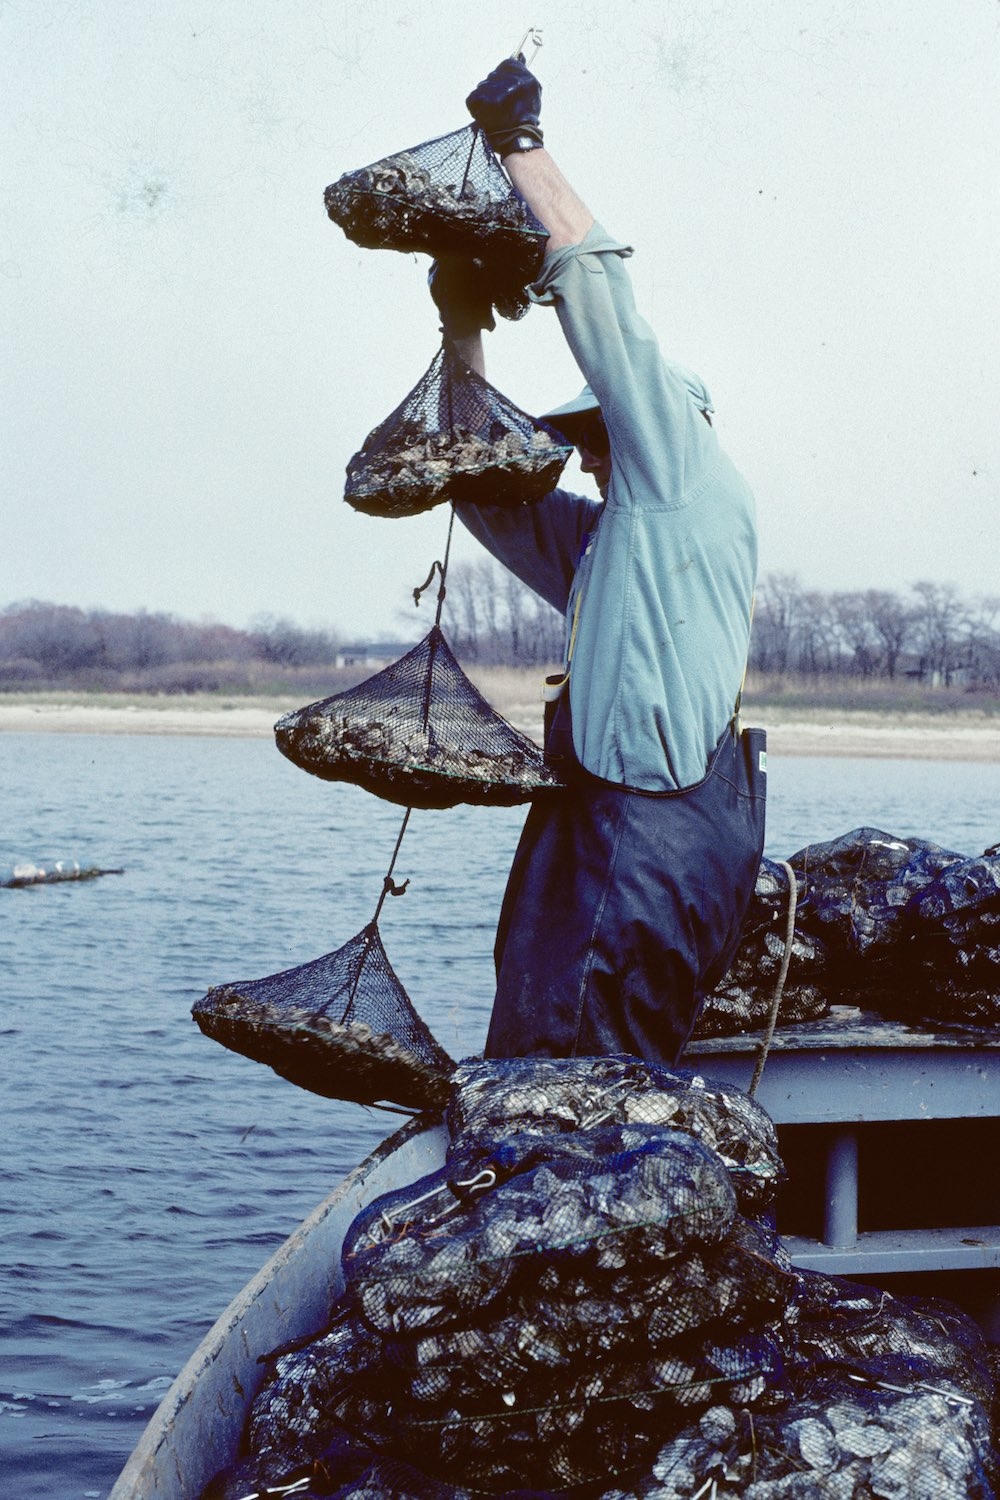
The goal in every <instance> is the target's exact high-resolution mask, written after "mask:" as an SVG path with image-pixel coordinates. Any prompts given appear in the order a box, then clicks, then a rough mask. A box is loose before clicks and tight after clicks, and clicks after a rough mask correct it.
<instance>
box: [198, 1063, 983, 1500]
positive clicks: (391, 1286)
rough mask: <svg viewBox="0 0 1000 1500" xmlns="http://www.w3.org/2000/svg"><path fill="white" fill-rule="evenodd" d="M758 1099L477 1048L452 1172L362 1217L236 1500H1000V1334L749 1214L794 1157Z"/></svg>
mask: <svg viewBox="0 0 1000 1500" xmlns="http://www.w3.org/2000/svg"><path fill="white" fill-rule="evenodd" d="M672 1080H675V1081H672ZM737 1093H738V1091H730V1090H728V1089H725V1088H722V1087H719V1086H716V1085H710V1084H707V1083H705V1082H704V1081H703V1080H700V1079H698V1078H697V1077H696V1076H690V1075H670V1074H668V1073H667V1072H666V1070H663V1069H659V1068H655V1067H652V1066H647V1065H645V1064H642V1063H638V1062H636V1061H635V1060H634V1059H621V1058H601V1059H581V1060H567V1061H561V1060H545V1059H528V1060H513V1061H510V1062H493V1063H466V1064H462V1065H460V1067H459V1068H458V1069H457V1070H456V1073H455V1075H454V1096H453V1099H452V1103H451V1106H450V1108H449V1111H448V1124H449V1129H450V1132H451V1144H450V1149H449V1152H448V1159H447V1163H446V1165H445V1167H443V1168H442V1169H441V1170H440V1171H439V1172H437V1173H435V1174H433V1175H432V1176H431V1177H428V1178H425V1179H423V1180H421V1181H420V1182H417V1183H414V1184H412V1185H411V1186H409V1187H406V1188H402V1189H399V1190H397V1191H396V1192H395V1193H391V1194H387V1195H386V1196H385V1197H383V1198H381V1199H379V1200H377V1201H376V1202H375V1203H373V1204H371V1205H370V1206H369V1207H368V1208H367V1209H365V1210H364V1211H363V1212H362V1214H360V1215H359V1216H358V1218H357V1219H356V1220H355V1223H354V1224H353V1225H352V1227H351V1230H350V1231H349V1233H348V1235H347V1237H346V1238H345V1241H344V1247H343V1266H344V1275H345V1291H344V1294H343V1296H342V1298H341V1299H340V1301H339V1303H338V1306H337V1309H336V1313H335V1318H334V1321H333V1323H332V1324H331V1326H330V1327H329V1329H328V1330H327V1332H326V1333H325V1334H324V1335H323V1336H322V1337H321V1338H319V1339H317V1340H316V1341H315V1342H313V1343H312V1344H311V1345H309V1346H308V1347H307V1348H304V1349H297V1350H293V1351H288V1352H286V1353H284V1354H280V1355H279V1356H278V1357H277V1358H276V1360H275V1363H274V1366H273V1370H272V1373H271V1375H270V1378H269V1379H268V1380H267V1382H266V1383H265V1385H264V1387H263V1389H262V1391H261V1392H260V1394H259V1396H258V1397H257V1400H256V1402H255V1403H254V1407H253V1415H252V1418H251V1422H250V1427H249V1432H248V1453H247V1459H246V1462H245V1464H244V1465H243V1466H242V1468H241V1469H240V1470H239V1472H238V1475H236V1476H230V1477H229V1479H228V1480H227V1481H226V1482H225V1483H224V1485H223V1487H222V1488H219V1489H216V1490H214V1491H213V1492H212V1495H213V1500H216V1497H218V1500H235V1496H236V1495H237V1493H238V1485H239V1484H242V1485H243V1487H244V1488H243V1493H246V1492H248V1490H249V1489H250V1488H251V1486H252V1485H259V1484H261V1483H270V1484H277V1483H279V1482H282V1481H286V1482H287V1481H288V1479H289V1478H290V1477H291V1476H293V1475H295V1474H298V1475H300V1476H302V1483H303V1485H304V1489H303V1491H302V1493H304V1494H305V1495H307V1496H311V1495H321V1494H334V1493H335V1494H336V1495H337V1497H338V1500H370V1497H375V1496H380V1497H382V1500H473V1497H474V1496H476V1495H482V1494H483V1493H487V1494H495V1495H505V1494H506V1495H510V1494H511V1493H517V1494H519V1495H520V1494H523V1493H525V1492H527V1491H530V1492H531V1493H533V1494H537V1493H544V1494H545V1495H547V1496H554V1495H556V1494H562V1493H563V1492H564V1491H565V1492H569V1493H572V1494H573V1495H574V1497H577V1500H735V1497H742V1500H993V1495H994V1492H993V1490H992V1488H991V1483H992V1476H991V1472H990V1465H991V1462H992V1455H991V1450H990V1432H989V1422H988V1418H987V1412H988V1409H989V1405H990V1400H991V1393H992V1381H991V1376H990V1372H989V1365H988V1361H987V1358H986V1352H985V1345H984V1343H983V1340H982V1337H981V1335H980V1334H979V1332H978V1330H977V1329H975V1326H974V1325H973V1324H972V1323H971V1322H970V1320H968V1319H967V1318H965V1317H964V1315H963V1314H961V1313H960V1312H958V1310H957V1309H954V1308H949V1307H948V1305H947V1304H938V1303H916V1302H912V1303H908V1302H903V1301H900V1300H897V1299H895V1298H893V1297H891V1296H889V1295H888V1294H885V1293H872V1292H870V1291H869V1290H868V1289H866V1288H860V1287H855V1286H852V1284H851V1283H849V1282H844V1281H841V1280H839V1279H836V1278H828V1277H824V1276H820V1275H817V1274H815V1273H810V1272H802V1271H794V1270H793V1269H792V1268H791V1266H790V1265H789V1261H788V1257H787V1254H786V1253H785V1251H784V1249H783V1247H782V1246H781V1244H780V1241H779V1240H778V1238H777V1236H776V1235H775V1234H774V1233H773V1232H772V1231H771V1230H769V1229H768V1228H767V1227H766V1226H765V1225H764V1224H762V1223H761V1222H759V1220H758V1219H755V1218H754V1217H753V1216H752V1215H751V1214H748V1213H747V1212H745V1211H743V1209H744V1206H745V1203H746V1193H747V1189H748V1186H750V1187H751V1196H750V1201H752V1202H754V1203H755V1204H756V1206H757V1207H758V1208H763V1207H764V1206H765V1205H766V1203H767V1201H768V1199H769V1195H770V1193H771V1192H773V1188H774V1184H775V1182H776V1180H777V1177H778V1175H780V1163H779V1171H778V1172H775V1171H774V1170H773V1153H772V1150H771V1139H772V1133H773V1126H772V1125H771V1124H770V1122H769V1121H768V1119H767V1116H766V1115H764V1114H763V1112H762V1111H760V1110H759V1108H758V1106H756V1104H755V1103H754V1102H753V1101H752V1100H750V1099H748V1098H746V1096H742V1103H740V1102H738V1097H737ZM629 1100H631V1101H632V1103H631V1112H632V1115H633V1116H634V1117H635V1118H634V1119H633V1121H632V1122H629V1121H624V1120H622V1119H621V1118H620V1117H621V1115H622V1114H623V1113H624V1111H625V1109H626V1107H628V1101H629ZM546 1104H548V1106H549V1107H546ZM503 1112H507V1114H508V1116H509V1127H510V1128H509V1129H508V1131H507V1133H506V1134H504V1133H502V1132H501V1130H500V1124H501V1115H502V1113H503ZM615 1116H617V1117H618V1118H614V1117H615ZM651 1116H652V1117H666V1118H667V1119H668V1120H669V1122H670V1123H653V1122H652V1121H651V1120H650V1118H649V1117H651ZM708 1137H711V1138H712V1139H714V1141H715V1142H717V1143H718V1146H719V1148H720V1149H716V1148H715V1147H714V1146H713V1145H710V1144H708ZM722 1148H725V1152H726V1156H725V1157H724V1156H723V1154H722ZM761 1164H764V1166H765V1167H766V1170H764V1171H763V1172H762V1173H760V1175H759V1176H758V1178H757V1185H756V1188H755V1189H753V1188H752V1183H753V1176H754V1174H753V1171H752V1170H749V1169H752V1167H754V1166H755V1165H756V1166H759V1165H761ZM741 1194H742V1195H743V1202H742V1203H741ZM205 1500H208V1497H207V1496H206V1497H205Z"/></svg>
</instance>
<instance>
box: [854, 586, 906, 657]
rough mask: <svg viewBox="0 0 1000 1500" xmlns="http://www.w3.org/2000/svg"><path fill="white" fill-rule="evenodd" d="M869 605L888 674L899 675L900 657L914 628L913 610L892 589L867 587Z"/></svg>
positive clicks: (867, 604)
mask: <svg viewBox="0 0 1000 1500" xmlns="http://www.w3.org/2000/svg"><path fill="white" fill-rule="evenodd" d="M864 600H865V606H866V608H867V610H868V615H869V618H870V620H871V624H872V630H873V631H874V632H875V635H876V636H877V638H878V640H879V642H880V644H881V647H882V660H883V663H884V665H885V675H886V676H887V677H888V678H890V679H892V678H894V677H895V675H896V670H897V667H898V666H899V659H900V657H901V655H902V654H903V650H904V648H905V646H906V643H907V641H908V639H909V637H910V633H911V631H912V628H913V612H912V610H910V609H909V608H908V607H907V605H906V604H905V603H904V601H903V600H902V599H901V598H900V597H899V595H898V594H894V593H892V592H891V591H890V590H888V589H866V590H865V594H864Z"/></svg>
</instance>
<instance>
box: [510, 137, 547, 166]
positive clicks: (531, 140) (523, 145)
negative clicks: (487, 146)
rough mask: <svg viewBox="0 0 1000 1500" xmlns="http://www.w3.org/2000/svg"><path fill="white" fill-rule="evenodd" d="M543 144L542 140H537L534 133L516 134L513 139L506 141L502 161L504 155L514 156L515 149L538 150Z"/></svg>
mask: <svg viewBox="0 0 1000 1500" xmlns="http://www.w3.org/2000/svg"><path fill="white" fill-rule="evenodd" d="M541 144H542V143H541V141H538V140H536V139H535V137H534V136H533V135H515V136H514V138H513V140H510V141H505V142H504V148H503V155H502V156H501V158H500V160H501V161H502V160H503V158H504V156H512V155H513V154H514V152H515V151H537V150H538V148H539V147H540V146H541Z"/></svg>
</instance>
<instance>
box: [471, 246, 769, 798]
mask: <svg viewBox="0 0 1000 1500" xmlns="http://www.w3.org/2000/svg"><path fill="white" fill-rule="evenodd" d="M631 253H632V252H631V250H630V248H629V247H628V246H625V245H621V244H619V243H617V242H616V241H614V240H612V239H610V238H609V236H608V235H607V233H606V232H605V231H604V230H603V229H602V228H601V227H600V225H596V224H595V225H594V227H593V228H592V229H591V230H590V232H589V234H588V235H587V236H586V238H585V239H584V240H583V241H582V242H581V243H580V244H579V245H572V246H566V247H563V248H562V249H559V250H556V251H555V252H553V253H552V254H551V255H549V256H548V257H547V258H546V260H545V263H544V265H543V267H542V274H541V277H540V278H539V280H538V281H537V282H536V283H535V285H534V287H533V288H531V294H532V297H533V299H534V300H535V301H537V302H540V303H544V304H550V305H552V306H554V307H555V309H556V312H557V314H558V316H559V321H560V324H561V325H562V329H563V333H564V334H565V337H566V340H567V342H568V344H569V347H570V349H571V350H572V351H573V354H574V356H575V358H576V361H577V363H578V365H579V366H580V369H581V370H582V371H583V374H584V376H585V378H586V379H587V381H588V382H589V384H590V385H591V387H592V388H593V391H594V393H595V395H596V397H597V399H598V401H599V402H600V406H601V410H602V412H603V414H604V419H605V422H606V423H607V427H608V432H609V434H610V437H611V455H612V472H611V483H610V486H609V488H608V494H607V499H606V501H605V503H604V504H603V505H602V504H596V503H592V502H590V501H587V500H583V499H580V498H579V497H578V496H574V495H569V494H567V493H565V492H564V491H561V490H556V491H553V493H552V494H551V495H549V496H547V497H546V498H545V499H544V500H543V501H541V502H539V503H538V504H537V505H526V506H520V507H514V508H507V507H502V506H478V507H476V506H470V505H463V506H460V507H459V515H460V516H461V519H462V520H463V522H464V523H465V525H466V526H467V527H468V528H469V530H470V531H472V532H473V534H474V535H476V536H477V537H478V538H479V539H480V540H481V541H482V542H483V544H484V545H485V546H486V547H487V548H488V549H489V550H490V551H491V552H492V553H493V554H494V556H496V557H497V558H498V559H499V560H500V561H501V562H502V563H504V564H505V565H506V566H507V567H508V568H510V569H511V571H512V572H513V573H515V574H517V576H518V577H519V578H521V579H523V581H524V582H525V583H527V584H528V585H529V587H531V588H533V589H534V590H535V591H536V592H537V593H539V594H540V595H541V596H542V598H544V599H547V600H548V601H549V603H550V604H554V605H555V606H556V608H558V609H562V610H565V611H566V616H567V639H569V634H570V632H571V631H572V622H573V618H574V615H575V614H576V612H577V609H576V607H577V599H578V597H579V600H580V608H579V618H578V621H577V627H576V635H575V642H574V648H573V655H572V662H571V665H570V679H569V692H570V704H571V707H572V715H573V743H574V748H575V750H576V754H577V756H578V758H579V760H580V762H581V763H582V765H583V766H585V767H586V769H587V770H588V771H591V772H592V773H593V774H594V775H597V776H601V777H603V778H604V779H605V780H608V781H613V782H616V783H619V784H622V785H625V786H633V787H638V788H641V789H643V790H646V791H669V790H675V789H677V788H682V787H686V786H690V785H692V784H693V783H694V782H696V781H700V780H701V778H702V776H703V775H704V773H705V769H706V765H707V762H708V757H709V755H710V754H711V751H712V750H713V748H714V747H715V745H716V743H717V741H718V739H719V736H720V735H721V733H722V731H723V729H724V728H725V727H726V724H727V723H728V722H729V720H730V718H731V717H732V714H733V709H734V705H735V702H736V698H737V694H738V692H739V688H740V684H741V681H742V678H743V672H744V667H745V663H746V656H747V646H748V641H749V633H750V613H751V601H752V597H753V592H754V586H755V580H756V571H757V536H756V525H755V512H754V500H753V495H752V493H751V491H750V489H749V487H748V486H747V484H746V482H745V481H744V480H743V478H742V477H741V476H740V474H739V473H738V471H737V470H736V469H735V468H734V466H733V464H732V463H731V462H730V460H729V459H728V458H727V457H726V455H725V454H724V453H723V452H722V450H721V448H720V447H719V443H718V439H717V438H716V435H715V432H714V431H713V429H712V428H711V427H710V426H709V424H708V423H707V422H706V420H705V418H704V417H703V415H702V413H701V411H700V409H699V407H698V406H697V405H696V403H695V400H694V398H693V396H692V394H691V391H690V390H689V385H688V382H689V381H690V375H689V373H688V372H687V371H682V369H681V367H680V366H677V365H672V364H670V363H669V362H668V361H666V360H664V358H663V357H662V355H661V353H660V350H659V346H658V344H657V341H656V337H655V335H654V334H653V332H652V330H651V329H650V327H649V325H648V324H647V323H646V322H645V321H644V320H643V319H642V318H641V317H640V316H639V314H638V313H637V312H636V308H635V302H634V298H633V295H632V285H631V281H630V279H629V275H628V272H627V270H626V267H625V264H624V262H625V258H626V257H627V256H629V255H631Z"/></svg>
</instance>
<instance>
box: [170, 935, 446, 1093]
mask: <svg viewBox="0 0 1000 1500" xmlns="http://www.w3.org/2000/svg"><path fill="white" fill-rule="evenodd" d="M192 1015H193V1016H194V1019H195V1021H196V1022H197V1023H198V1025H199V1027H200V1028H201V1030H202V1031H203V1032H204V1033H205V1035H206V1036H209V1037H212V1038H213V1039H214V1040H215V1041H217V1042H221V1043H222V1045H223V1046H225V1047H228V1048H230V1049H231V1050H232V1051H234V1052H239V1053H241V1054H242V1055H243V1056H244V1057H250V1058H253V1059H254V1060H255V1061H256V1062H262V1063H267V1064H268V1066H269V1067H271V1068H273V1069H274V1071H275V1072H276V1073H278V1074H280V1075H281V1077H283V1078H287V1079H288V1080H289V1081H290V1082H291V1083H295V1084H297V1085H298V1086H299V1087H300V1088H304V1089H308V1090H309V1091H310V1092H311V1093H314V1094H321V1095H323V1096H324V1097H325V1098H329V1099H349V1100H354V1101H356V1102H359V1103H366V1104H369V1103H375V1102H378V1101H380V1100H387V1099H390V1100H393V1101H395V1103H397V1104H399V1105H403V1106H404V1107H409V1108H413V1109H437V1108H441V1107H442V1106H443V1104H444V1103H445V1101H446V1100H447V1098H448V1095H449V1082H448V1080H449V1078H450V1076H451V1073H452V1071H453V1069H454V1063H453V1062H452V1060H451V1058H450V1057H449V1056H448V1054H447V1053H446V1052H445V1051H444V1049H443V1048H442V1047H441V1046H440V1045H439V1043H438V1042H437V1041H436V1040H435V1039H434V1037H433V1035H432V1034H431V1032H430V1030H429V1029H428V1027H427V1026H426V1025H425V1024H424V1022H423V1021H422V1020H421V1018H420V1016H419V1015H418V1014H417V1011H416V1010H415V1008H414V1006H413V1003H412V1001H411V1000H410V998H409V996H408V995H407V993H406V991H405V990H404V988H403V986H402V985H401V984H400V982H399V979H398V978H397V976H396V974H395V972H394V970H393V968H392V965H391V964H390V962H389V958H388V955H387V954H386V951H385V948H384V946H383V944H382V938H381V935H380V933H379V930H378V927H377V925H376V924H375V923H374V922H372V923H370V924H369V925H368V926H367V927H365V928H364V929H363V930H362V931H361V932H360V933H358V934H357V936H356V937H354V938H352V939H351V941H350V942H349V943H346V944H345V945H344V947H343V948H338V949H337V951H336V952H335V953H327V954H325V955H324V956H323V957H322V958H317V959H313V960H312V962H310V963H306V964H300V965H298V966H297V967H296V968H292V969H285V970H283V971H282V972H281V973H279V974H270V975H268V976H266V977H265V978H263V979H249V980H242V981H237V982H235V983H233V984H224V985H219V986H217V987H215V988H212V989H210V990H209V991H208V993H207V995H205V996H204V998H203V999H201V1000H199V1001H197V1002H196V1004H195V1005H194V1007H193V1009H192Z"/></svg>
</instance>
